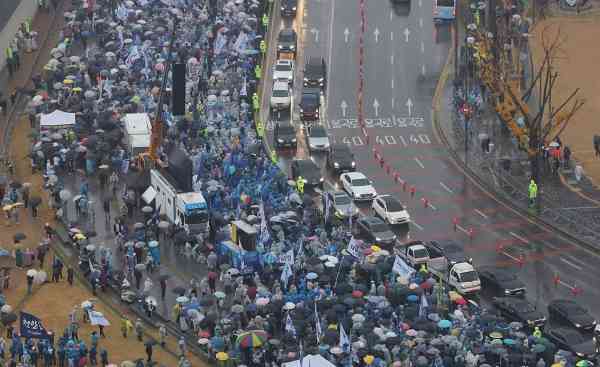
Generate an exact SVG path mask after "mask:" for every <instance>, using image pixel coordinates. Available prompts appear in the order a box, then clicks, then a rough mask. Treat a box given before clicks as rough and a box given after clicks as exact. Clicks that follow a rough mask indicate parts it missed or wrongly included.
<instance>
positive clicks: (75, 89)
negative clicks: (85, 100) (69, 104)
mask: <svg viewBox="0 0 600 367" xmlns="http://www.w3.org/2000/svg"><path fill="white" fill-rule="evenodd" d="M82 90H83V89H81V88H79V87H75V88H73V92H81V91H82Z"/></svg>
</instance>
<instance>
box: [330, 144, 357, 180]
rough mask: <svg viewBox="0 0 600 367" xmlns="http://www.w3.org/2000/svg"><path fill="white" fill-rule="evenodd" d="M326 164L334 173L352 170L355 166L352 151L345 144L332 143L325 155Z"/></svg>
mask: <svg viewBox="0 0 600 367" xmlns="http://www.w3.org/2000/svg"><path fill="white" fill-rule="evenodd" d="M327 166H328V167H329V168H332V169H333V170H334V171H335V172H336V173H341V172H351V171H354V169H355V168H356V161H355V160H354V153H352V151H351V150H350V147H348V145H346V144H332V145H331V147H330V148H329V154H328V155H327Z"/></svg>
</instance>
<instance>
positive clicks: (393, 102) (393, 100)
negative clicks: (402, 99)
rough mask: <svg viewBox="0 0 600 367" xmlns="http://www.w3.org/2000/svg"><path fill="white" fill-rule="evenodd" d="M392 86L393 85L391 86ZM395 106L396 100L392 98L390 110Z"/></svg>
mask: <svg viewBox="0 0 600 367" xmlns="http://www.w3.org/2000/svg"><path fill="white" fill-rule="evenodd" d="M393 81H394V79H392V82H393ZM392 85H393V84H392ZM395 104H396V99H395V98H394V97H392V109H393V108H394V105H395Z"/></svg>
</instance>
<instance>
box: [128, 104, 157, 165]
mask: <svg viewBox="0 0 600 367" xmlns="http://www.w3.org/2000/svg"><path fill="white" fill-rule="evenodd" d="M123 127H124V130H125V140H126V141H127V147H128V148H129V152H130V153H131V154H132V155H137V154H140V153H142V152H144V151H145V150H146V149H148V147H149V146H150V137H151V135H152V123H151V122H150V117H148V114H146V113H128V114H126V115H125V117H123Z"/></svg>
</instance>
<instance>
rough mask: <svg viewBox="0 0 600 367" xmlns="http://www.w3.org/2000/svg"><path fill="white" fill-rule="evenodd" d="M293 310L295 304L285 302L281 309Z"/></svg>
mask: <svg viewBox="0 0 600 367" xmlns="http://www.w3.org/2000/svg"><path fill="white" fill-rule="evenodd" d="M294 308H296V304H295V303H293V302H287V303H286V304H285V305H283V309H284V310H287V311H290V310H293V309H294Z"/></svg>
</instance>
